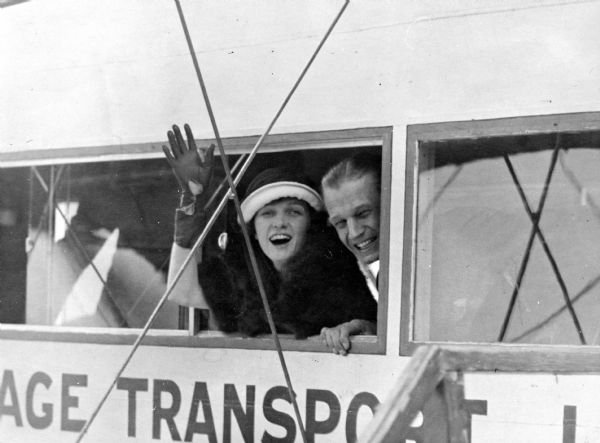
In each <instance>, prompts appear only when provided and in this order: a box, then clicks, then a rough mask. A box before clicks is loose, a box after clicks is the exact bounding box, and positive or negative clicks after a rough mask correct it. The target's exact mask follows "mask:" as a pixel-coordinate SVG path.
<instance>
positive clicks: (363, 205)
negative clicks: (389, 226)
mask: <svg viewBox="0 0 600 443" xmlns="http://www.w3.org/2000/svg"><path fill="white" fill-rule="evenodd" d="M323 200H324V202H325V207H326V208H327V213H328V214H329V221H330V222H331V224H332V225H333V226H334V227H335V229H336V231H337V234H338V236H339V238H340V240H341V241H342V243H344V245H345V246H346V247H347V248H348V249H349V250H350V251H351V252H352V253H353V254H354V255H355V256H356V257H357V258H358V259H359V260H362V261H363V263H367V264H368V263H372V262H374V261H376V260H379V205H380V198H379V192H378V191H377V181H376V178H375V177H374V176H373V174H366V175H364V176H362V177H359V178H356V179H350V180H346V181H344V182H342V184H341V186H339V187H338V188H330V187H327V186H325V187H324V188H323Z"/></svg>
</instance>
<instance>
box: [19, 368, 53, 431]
mask: <svg viewBox="0 0 600 443" xmlns="http://www.w3.org/2000/svg"><path fill="white" fill-rule="evenodd" d="M38 385H42V386H43V387H45V388H46V389H48V388H49V387H50V385H52V379H51V378H50V376H49V375H48V374H46V373H45V372H36V373H35V374H33V375H32V376H31V378H30V379H29V383H27V393H26V396H25V413H26V415H27V421H28V422H29V424H30V425H31V427H32V428H34V429H46V428H47V427H48V426H50V424H51V423H52V415H53V406H52V404H51V403H42V412H43V414H42V415H37V414H36V413H35V411H34V401H33V400H34V398H35V391H36V387H37V386H38Z"/></svg>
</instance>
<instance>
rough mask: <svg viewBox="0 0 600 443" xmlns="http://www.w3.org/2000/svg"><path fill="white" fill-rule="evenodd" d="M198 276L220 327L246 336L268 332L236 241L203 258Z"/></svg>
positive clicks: (262, 310) (258, 298)
mask: <svg viewBox="0 0 600 443" xmlns="http://www.w3.org/2000/svg"><path fill="white" fill-rule="evenodd" d="M207 255H208V254H207ZM198 280H199V282H200V286H201V287H202V291H203V292H204V296H205V298H206V302H207V303H208V306H209V307H210V309H211V311H212V313H213V315H214V316H215V319H216V321H217V324H218V326H219V329H220V330H221V331H224V332H240V333H242V334H244V335H248V336H254V335H258V334H264V333H268V332H269V327H268V323H267V321H266V317H265V315H264V309H263V306H262V301H261V299H260V296H259V294H258V292H257V290H256V289H255V288H256V286H255V285H254V284H253V283H252V282H253V281H254V280H253V279H252V277H251V276H250V274H249V271H248V266H247V265H246V262H245V258H244V251H243V250H242V249H241V248H239V247H238V245H237V244H236V243H234V244H232V245H230V246H228V248H227V252H226V253H223V252H220V253H217V254H210V255H209V256H208V257H206V258H204V259H203V262H202V263H201V264H200V265H199V266H198Z"/></svg>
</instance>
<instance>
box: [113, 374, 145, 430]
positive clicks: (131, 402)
mask: <svg viewBox="0 0 600 443" xmlns="http://www.w3.org/2000/svg"><path fill="white" fill-rule="evenodd" d="M117 389H120V390H123V391H127V436H128V437H135V430H136V410H137V401H136V399H137V393H138V392H146V391H148V380H147V379H145V378H127V377H120V378H119V379H118V380H117Z"/></svg>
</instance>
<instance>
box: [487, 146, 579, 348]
mask: <svg viewBox="0 0 600 443" xmlns="http://www.w3.org/2000/svg"><path fill="white" fill-rule="evenodd" d="M559 151H560V135H557V136H556V141H555V145H554V149H553V152H552V158H551V161H550V167H549V169H548V174H547V175H546V180H545V181H544V188H543V190H542V195H541V197H540V201H539V203H538V209H537V211H536V212H535V213H534V212H533V211H532V210H531V208H530V207H529V204H528V203H527V199H526V197H525V195H524V194H523V190H522V188H521V186H520V184H519V182H518V179H517V177H516V174H515V171H514V168H513V167H512V163H511V162H510V159H509V157H508V155H504V160H505V162H506V165H507V167H508V170H509V172H510V174H511V178H512V179H513V181H515V180H516V181H515V184H516V186H517V190H518V191H519V196H520V197H521V200H522V202H523V205H524V206H525V210H526V211H527V214H528V215H529V217H530V219H531V222H532V227H531V231H530V234H529V239H528V241H527V246H526V248H525V254H524V255H523V259H522V261H521V266H520V268H519V273H518V275H517V280H516V282H515V287H514V289H513V293H512V296H511V299H510V302H509V306H508V310H507V312H506V315H505V317H504V321H503V323H502V328H501V330H500V335H499V337H498V341H500V342H501V341H503V340H504V338H505V336H506V331H507V329H508V325H509V323H510V318H511V316H512V312H513V309H514V306H515V303H516V301H517V296H518V294H519V290H520V287H521V282H522V280H523V277H524V276H525V270H526V269H527V264H528V262H529V256H530V253H531V248H532V246H533V240H534V239H535V237H536V235H539V237H540V241H541V243H542V247H543V248H544V251H545V252H546V255H547V256H548V258H549V260H550V264H551V266H552V268H553V270H554V272H555V274H556V276H557V279H558V282H559V285H560V286H561V289H562V290H563V295H564V296H565V302H566V303H567V307H568V308H569V312H570V313H571V316H572V318H573V322H574V324H575V328H576V329H577V333H578V335H579V340H580V341H581V343H582V344H585V337H584V336H583V331H582V329H581V326H580V324H579V320H578V318H577V315H576V314H575V310H574V309H573V305H572V303H571V299H570V298H569V295H568V293H567V292H566V286H565V285H564V281H563V280H562V277H561V276H560V272H559V271H558V267H557V265H556V262H555V261H554V258H553V257H552V254H551V253H550V250H549V248H548V245H547V244H546V242H545V240H544V239H543V235H542V233H541V231H540V229H539V223H540V218H541V215H542V211H543V209H544V205H545V203H546V197H547V196H548V189H549V187H550V180H551V179H552V174H553V173H554V168H555V166H556V162H557V160H558V153H559ZM565 294H566V295H565Z"/></svg>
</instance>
